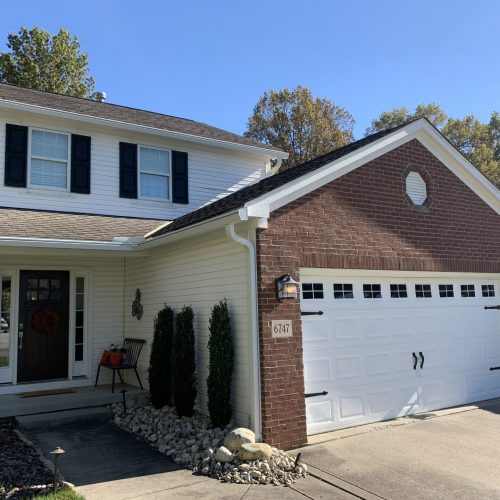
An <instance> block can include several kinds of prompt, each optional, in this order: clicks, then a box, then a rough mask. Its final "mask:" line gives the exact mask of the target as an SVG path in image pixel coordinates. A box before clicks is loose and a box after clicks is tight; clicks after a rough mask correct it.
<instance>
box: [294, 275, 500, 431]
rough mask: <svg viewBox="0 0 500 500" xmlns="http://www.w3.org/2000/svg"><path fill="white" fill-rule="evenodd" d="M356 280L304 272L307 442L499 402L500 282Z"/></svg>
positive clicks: (426, 278)
mask: <svg viewBox="0 0 500 500" xmlns="http://www.w3.org/2000/svg"><path fill="white" fill-rule="evenodd" d="M351 274H352V276H349V274H348V273H346V272H339V271H337V273H336V272H335V271H333V270H332V271H326V270H319V269H318V270H311V269H309V270H302V271H301V276H300V281H301V284H302V298H301V308H302V313H303V316H302V334H303V346H304V373H305V375H304V377H305V389H306V394H311V393H312V394H314V393H321V392H323V391H327V392H328V394H327V395H326V396H313V397H308V398H307V399H306V409H307V428H308V433H309V434H315V433H319V432H326V431H329V430H333V429H339V428H343V427H349V426H353V425H358V424H362V423H367V422H375V421H378V420H385V419H390V418H394V417H397V416H402V415H409V414H412V413H418V412H423V411H429V410H436V409H439V408H445V407H448V406H453V405H459V404H464V403H469V402H473V401H479V400H484V399H488V398H493V397H498V396H500V371H490V370H489V368H490V367H491V366H498V365H500V311H498V310H486V311H485V310H484V306H485V305H496V304H500V297H499V281H498V279H495V277H492V276H487V277H484V275H483V276H481V275H478V276H471V275H467V278H463V279H461V278H459V277H458V275H455V276H454V277H451V275H450V276H448V277H447V275H444V274H428V275H416V274H415V275H413V276H411V277H409V276H408V275H406V276H405V275H404V274H402V273H401V274H399V275H398V274H397V273H395V274H394V275H393V276H391V275H389V274H386V273H380V274H376V273H366V275H365V276H363V275H362V274H361V272H359V273H357V275H356V273H353V272H351ZM464 276H465V275H464ZM308 312H309V313H318V312H323V314H304V313H308Z"/></svg>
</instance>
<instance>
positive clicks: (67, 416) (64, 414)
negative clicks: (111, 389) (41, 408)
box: [16, 406, 113, 430]
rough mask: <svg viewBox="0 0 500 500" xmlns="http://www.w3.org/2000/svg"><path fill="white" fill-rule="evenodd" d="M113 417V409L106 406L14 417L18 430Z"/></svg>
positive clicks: (59, 425)
mask: <svg viewBox="0 0 500 500" xmlns="http://www.w3.org/2000/svg"><path fill="white" fill-rule="evenodd" d="M112 418H113V411H112V410H111V408H110V407H107V406H98V407H94V408H79V409H76V410H63V411H54V412H49V413H38V414H36V415H25V416H22V417H16V421H17V424H18V426H19V429H20V430H33V429H50V428H52V429H53V428H57V427H61V426H67V425H70V424H77V423H80V422H95V423H102V422H106V421H107V420H111V419H112Z"/></svg>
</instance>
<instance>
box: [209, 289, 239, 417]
mask: <svg viewBox="0 0 500 500" xmlns="http://www.w3.org/2000/svg"><path fill="white" fill-rule="evenodd" d="M208 329H209V331H210V337H209V339H208V351H209V365H208V371H209V374H208V378H207V393H208V412H209V414H210V420H211V421H212V424H213V425H214V426H216V427H221V426H225V425H227V424H228V423H229V422H230V421H231V381H232V377H233V339H232V335H231V318H230V316H229V311H228V308H227V303H226V300H225V299H224V300H223V301H220V302H219V304H217V305H215V306H214V307H213V309H212V316H211V317H210V324H209V327H208Z"/></svg>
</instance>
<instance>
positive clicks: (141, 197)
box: [137, 144, 172, 203]
mask: <svg viewBox="0 0 500 500" xmlns="http://www.w3.org/2000/svg"><path fill="white" fill-rule="evenodd" d="M141 148H148V149H157V150H158V151H165V152H166V153H168V165H169V169H170V171H169V173H168V174H161V173H158V172H152V171H149V170H145V171H144V172H143V171H142V170H141ZM141 174H149V175H157V176H158V177H168V198H156V197H154V196H142V195H141ZM137 198H138V199H139V200H149V201H160V202H164V203H166V202H171V201H172V150H171V149H165V148H160V147H158V146H153V145H149V144H138V145H137Z"/></svg>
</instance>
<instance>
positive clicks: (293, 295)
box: [276, 274, 300, 300]
mask: <svg viewBox="0 0 500 500" xmlns="http://www.w3.org/2000/svg"><path fill="white" fill-rule="evenodd" d="M299 292H300V283H299V282H298V281H295V280H294V279H293V278H292V277H291V276H290V275H289V274H284V275H283V276H280V277H279V278H276V297H277V298H278V300H284V299H298V298H299Z"/></svg>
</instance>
